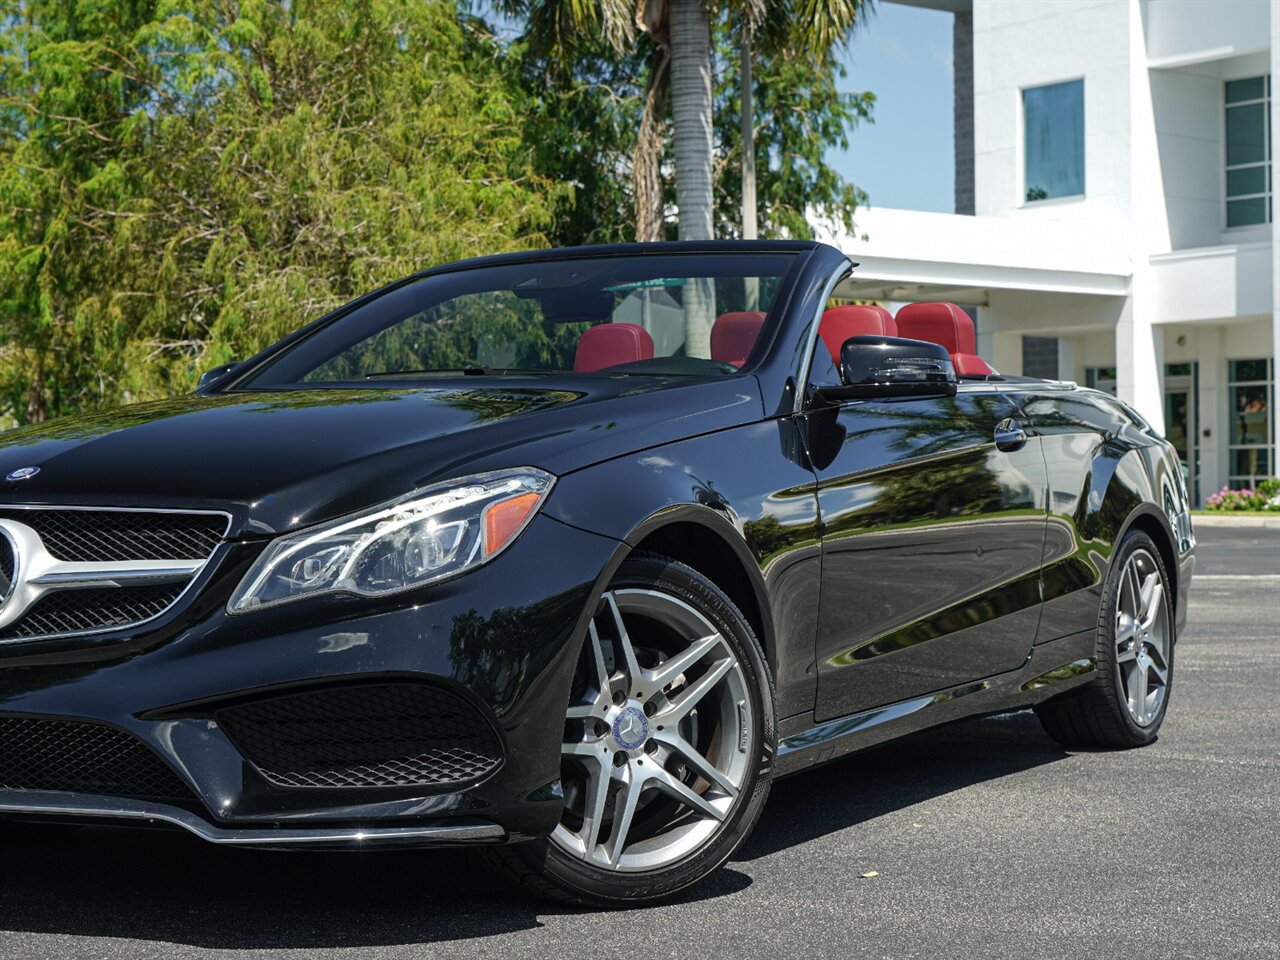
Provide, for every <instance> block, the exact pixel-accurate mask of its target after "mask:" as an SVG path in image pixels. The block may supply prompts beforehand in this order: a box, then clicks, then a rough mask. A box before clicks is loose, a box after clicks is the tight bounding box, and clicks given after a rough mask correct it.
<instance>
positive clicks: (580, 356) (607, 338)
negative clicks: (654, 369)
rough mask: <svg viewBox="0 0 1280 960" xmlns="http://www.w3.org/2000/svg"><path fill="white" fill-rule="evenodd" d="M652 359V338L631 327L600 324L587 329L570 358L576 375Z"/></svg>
mask: <svg viewBox="0 0 1280 960" xmlns="http://www.w3.org/2000/svg"><path fill="white" fill-rule="evenodd" d="M652 359H653V337H651V336H649V331H648V330H646V329H645V328H644V327H641V326H639V325H637V324H634V323H602V324H600V325H599V326H596V327H591V328H589V329H588V330H587V331H586V332H585V333H584V334H583V335H582V337H581V338H580V339H579V340H578V349H577V352H575V353H574V355H573V369H574V371H575V372H577V373H595V372H596V371H597V370H603V369H605V368H606V367H616V366H619V365H620V364H623V363H635V362H636V361H637V360H652Z"/></svg>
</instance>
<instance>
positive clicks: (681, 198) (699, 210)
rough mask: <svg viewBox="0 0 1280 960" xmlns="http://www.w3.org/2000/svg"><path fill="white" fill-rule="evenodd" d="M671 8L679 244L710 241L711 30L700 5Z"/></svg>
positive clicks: (697, 1)
mask: <svg viewBox="0 0 1280 960" xmlns="http://www.w3.org/2000/svg"><path fill="white" fill-rule="evenodd" d="M669 9H670V13H669V17H670V20H669V23H670V29H671V102H672V108H673V110H672V112H673V114H674V116H675V154H676V203H677V204H678V205H679V207H680V239H681V240H710V239H711V238H712V230H711V203H712V182H711V178H712V153H711V143H712V141H711V27H710V24H709V23H708V21H707V10H706V7H705V6H703V2H702V0H671V2H670V7H669Z"/></svg>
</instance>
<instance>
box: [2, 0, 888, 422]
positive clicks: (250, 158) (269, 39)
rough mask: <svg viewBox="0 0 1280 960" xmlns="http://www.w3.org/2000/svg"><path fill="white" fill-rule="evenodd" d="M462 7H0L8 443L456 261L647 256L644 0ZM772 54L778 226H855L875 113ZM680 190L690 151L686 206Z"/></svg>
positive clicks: (763, 167) (805, 230) (725, 189)
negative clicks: (587, 252) (814, 222)
mask: <svg viewBox="0 0 1280 960" xmlns="http://www.w3.org/2000/svg"><path fill="white" fill-rule="evenodd" d="M462 2H463V0H92V2H69V0H0V25H2V27H0V423H12V422H17V423H19V424H26V423H38V422H40V421H43V420H44V419H46V418H47V417H49V416H58V415H62V414H68V413H77V412H82V411H86V410H96V409H101V408H104V407H106V408H109V407H113V406H116V405H118V404H120V403H122V402H126V401H130V400H143V399H150V398H157V397H163V396H168V395H172V394H176V393H183V392H186V391H189V390H190V389H191V388H192V387H194V385H195V382H196V379H197V378H198V376H199V373H200V371H202V370H204V369H208V368H210V367H213V366H216V365H218V364H221V363H224V362H227V361H229V360H232V359H236V358H243V357H247V356H249V355H251V354H253V353H254V352H256V351H257V350H259V349H260V348H262V347H263V346H265V345H267V344H269V343H270V342H272V341H274V340H275V339H277V338H278V337H279V336H281V335H282V334H284V333H286V332H288V331H290V330H292V329H295V328H296V327H298V326H299V325H301V324H302V323H304V322H306V321H307V320H310V319H313V318H315V317H317V316H319V315H321V314H322V313H324V312H326V311H327V310H329V309H331V308H333V307H335V306H337V305H339V304H341V303H343V302H345V301H346V300H349V299H350V298H352V297H354V296H356V295H358V294H360V293H363V292H365V291H367V290H369V289H371V288H374V287H377V286H379V285H381V284H383V283H386V282H388V281H391V280H394V279H396V278H399V277H402V276H404V275H406V274H409V273H412V272H414V271H417V270H420V269H423V268H425V267H427V266H430V265H432V264H436V263H440V262H444V261H448V260H453V259H457V258H460V257H466V256H473V255H476V254H479V253H493V252H499V251H503V250H510V249H517V248H526V247H536V246H545V245H549V244H574V243H601V242H612V241H619V240H629V239H632V238H633V237H634V230H635V226H634V224H635V221H634V209H635V201H634V184H633V181H632V171H631V163H632V158H633V153H634V149H635V145H636V134H637V130H638V128H639V122H640V117H641V114H642V110H643V105H644V104H643V99H644V93H645V89H646V81H647V76H648V70H649V69H650V67H651V65H652V64H653V63H654V62H655V60H656V56H655V51H657V49H658V48H657V47H656V45H655V42H654V40H653V39H652V38H651V37H649V36H648V35H643V34H640V33H637V32H636V31H634V30H633V29H632V26H631V23H632V21H631V20H628V19H626V18H625V17H623V14H624V13H626V11H628V10H632V9H633V6H632V5H631V4H629V2H627V0H617V2H613V0H611V2H610V3H609V4H602V5H600V6H599V7H598V8H597V7H593V6H592V4H590V3H587V2H586V0H582V2H581V3H579V2H577V0H573V2H572V3H570V4H569V5H568V6H567V7H563V8H562V9H561V12H563V11H564V10H568V12H569V13H572V14H573V17H577V18H579V19H578V20H576V21H575V20H574V19H573V17H570V19H569V20H563V19H560V20H545V21H537V20H536V15H539V14H538V11H537V9H535V8H538V7H539V6H541V5H540V4H533V3H515V4H514V5H513V4H507V6H508V7H513V8H514V7H520V8H521V11H523V12H527V13H528V14H529V16H530V17H531V20H530V36H529V39H528V40H521V41H518V42H515V43H512V44H507V43H503V42H500V41H498V40H497V39H495V38H494V36H493V35H492V33H491V31H490V29H489V27H488V25H487V24H486V23H485V22H484V20H483V19H482V18H480V17H477V16H475V15H473V14H472V13H471V12H470V4H464V6H465V9H461V10H460V9H459V4H460V3H462ZM824 2H825V0H824ZM589 7H590V8H591V9H590V10H588V9H587V8H589ZM570 8H573V9H570ZM725 9H726V10H727V9H728V8H727V7H726V8H725ZM593 10H594V11H596V12H594V13H593V12H592V11H593ZM518 12H520V11H518ZM597 14H598V15H597ZM628 16H630V14H628ZM620 17H621V18H622V19H620ZM578 22H580V23H585V24H587V29H584V30H581V31H579V32H577V33H575V34H573V36H572V37H571V38H566V37H565V36H564V35H563V31H565V30H567V29H568V26H567V25H569V24H572V23H578ZM713 27H714V29H715V30H716V32H717V37H718V43H719V45H720V47H721V50H722V56H721V57H720V58H719V64H720V68H721V71H722V72H721V74H720V75H719V77H718V79H717V101H716V110H717V119H718V126H717V130H718V133H719V144H720V146H719V151H720V154H719V157H718V165H719V166H718V188H719V191H720V201H719V202H720V212H719V230H720V232H721V233H722V234H723V235H733V234H734V233H736V230H737V223H738V215H737V212H736V202H737V200H736V198H737V196H738V185H737V184H738V180H737V178H738V158H737V153H736V151H737V150H738V149H739V147H738V136H737V129H736V124H737V115H738V114H737V111H738V104H737V93H736V76H735V75H734V69H735V65H736V56H735V55H733V54H732V50H731V47H732V44H731V42H730V33H729V32H730V29H731V25H730V23H729V17H728V15H727V14H724V15H721V16H719V17H717V18H715V21H714V23H713ZM535 28H536V29H535ZM762 29H763V28H762ZM557 31H561V33H560V34H557ZM539 36H540V37H541V38H542V39H541V41H539V40H538V39H537V38H538V37H539ZM557 37H558V38H559V39H557ZM548 38H550V41H548ZM621 41H626V42H625V43H623V42H621ZM620 46H621V47H625V49H624V50H622V52H619V47H620ZM762 50H763V51H764V52H762V53H761V54H760V55H759V56H758V58H757V62H758V66H757V82H756V97H757V107H756V109H757V112H758V118H759V120H758V141H757V142H758V150H759V160H758V168H759V179H760V196H761V206H762V216H761V223H762V233H763V234H764V235H766V236H768V235H780V234H789V235H792V236H807V235H809V226H808V224H807V222H806V212H807V211H811V210H816V211H818V212H819V213H820V214H822V215H830V216H833V217H834V218H836V219H840V220H843V221H844V222H845V223H846V225H848V223H849V222H850V218H851V217H852V212H853V207H854V205H855V204H856V203H858V202H861V199H862V196H861V194H860V192H858V191H857V190H856V188H854V187H852V186H850V185H849V184H847V183H845V182H844V181H842V180H841V179H840V178H839V176H838V175H837V174H835V172H834V171H832V170H830V169H829V168H827V167H826V166H825V164H824V163H823V161H822V157H823V151H824V149H825V147H826V145H827V144H828V143H830V142H840V141H841V140H842V139H843V138H844V136H845V135H846V133H847V131H848V130H849V129H850V127H851V126H852V124H853V123H855V122H858V121H859V120H862V119H865V118H866V117H867V115H868V113H869V109H870V98H869V96H864V97H861V98H858V97H853V98H851V97H849V96H847V95H841V94H838V93H837V92H836V87H835V80H836V77H837V74H836V70H837V69H838V68H837V67H836V66H835V65H834V63H833V62H832V61H831V59H830V58H814V57H809V56H799V55H797V54H796V53H795V52H794V51H792V52H791V53H788V52H787V51H786V50H785V49H784V48H783V46H779V45H776V44H775V45H774V46H772V47H768V46H766V47H762ZM769 51H772V52H769ZM566 52H567V53H571V56H565V53H566ZM667 123H669V118H668V117H667V116H666V113H665V112H664V113H663V114H662V119H661V120H660V124H663V125H665V124H667ZM667 139H668V140H669V137H668V138H667ZM668 146H669V144H668ZM672 176H673V170H672V165H671V158H670V155H669V151H668V154H667V156H666V158H665V159H664V161H663V164H662V182H661V184H660V188H661V189H662V190H663V191H664V192H665V193H666V195H667V197H668V205H667V209H668V211H669V212H671V211H672V204H673V202H674V183H673V179H672ZM668 226H669V227H670V228H671V233H672V234H674V223H673V222H672V217H671V216H669V217H668ZM479 323H480V321H478V320H475V319H469V320H466V321H465V322H460V323H458V324H455V325H454V326H453V327H452V328H446V327H440V329H439V332H438V333H437V334H435V335H436V336H438V337H445V338H448V337H453V338H455V339H456V340H457V343H455V344H453V346H452V347H450V344H449V343H445V342H443V341H442V343H441V344H439V345H438V346H439V347H440V349H441V350H445V349H453V348H454V347H456V350H455V352H456V353H457V354H458V356H459V357H461V356H462V355H463V354H465V353H467V352H472V353H474V352H475V346H474V345H475V343H476V341H477V337H478V336H480V334H479V332H478V324H479ZM530 329H534V330H535V332H536V331H537V330H542V328H541V327H534V328H530ZM573 333H574V331H573V330H571V329H569V328H568V327H564V328H563V329H559V330H549V329H548V330H542V335H541V336H540V337H535V338H534V340H535V341H536V342H533V341H531V342H530V343H528V344H527V345H526V346H527V348H528V349H527V350H523V352H522V353H521V355H520V357H518V358H516V359H518V360H525V359H527V360H528V361H529V362H530V363H531V364H533V361H536V360H541V361H545V360H546V359H547V358H548V357H551V356H552V355H555V356H560V355H562V354H564V353H565V352H566V351H567V350H569V349H570V346H571V344H570V343H569V338H570V337H571V336H572V334H573ZM384 346H385V347H386V349H387V350H389V351H391V352H392V353H395V352H396V351H400V352H403V350H404V349H405V348H404V345H397V344H387V345H384ZM397 355H398V354H397ZM442 355H443V354H442ZM371 362H372V361H371ZM535 365H536V364H535Z"/></svg>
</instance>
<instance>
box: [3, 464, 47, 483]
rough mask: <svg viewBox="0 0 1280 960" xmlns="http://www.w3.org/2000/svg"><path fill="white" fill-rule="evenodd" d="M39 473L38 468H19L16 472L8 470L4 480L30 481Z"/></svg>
mask: <svg viewBox="0 0 1280 960" xmlns="http://www.w3.org/2000/svg"><path fill="white" fill-rule="evenodd" d="M39 472H40V468H39V467H19V468H18V469H17V470H10V471H9V472H8V473H7V474H6V475H5V479H6V480H30V479H31V478H32V477H34V476H35V475H36V474H37V473H39Z"/></svg>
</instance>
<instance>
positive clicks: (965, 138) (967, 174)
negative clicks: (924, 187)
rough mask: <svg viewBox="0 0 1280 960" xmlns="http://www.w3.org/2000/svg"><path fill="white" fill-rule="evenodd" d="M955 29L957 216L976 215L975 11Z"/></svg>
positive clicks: (959, 16)
mask: <svg viewBox="0 0 1280 960" xmlns="http://www.w3.org/2000/svg"><path fill="white" fill-rule="evenodd" d="M1277 2H1280V0H1277ZM951 30H952V34H951V64H952V73H953V75H954V77H953V81H952V90H953V93H952V120H953V125H952V129H953V130H954V131H955V133H954V139H955V147H954V149H955V177H956V187H955V206H956V213H961V214H967V215H969V216H972V215H973V212H974V209H975V208H976V198H975V197H974V187H973V166H974V154H973V10H972V9H968V10H959V11H957V12H956V14H955V22H954V24H953V25H952V28H951Z"/></svg>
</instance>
